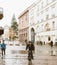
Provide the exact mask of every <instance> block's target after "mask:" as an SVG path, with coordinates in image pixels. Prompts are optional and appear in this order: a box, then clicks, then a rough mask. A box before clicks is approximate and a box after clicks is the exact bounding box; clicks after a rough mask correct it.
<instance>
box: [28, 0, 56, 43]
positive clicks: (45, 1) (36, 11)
mask: <svg viewBox="0 0 57 65" xmlns="http://www.w3.org/2000/svg"><path fill="white" fill-rule="evenodd" d="M56 11H57V0H36V2H35V5H34V6H33V7H32V8H30V9H29V14H30V15H29V25H30V26H29V31H30V34H29V39H31V37H32V36H31V29H32V28H33V29H34V32H35V42H36V41H42V42H43V43H44V42H45V43H47V42H48V41H49V38H50V40H53V42H54V44H55V41H56V40H57V33H56V32H57V12H56Z"/></svg>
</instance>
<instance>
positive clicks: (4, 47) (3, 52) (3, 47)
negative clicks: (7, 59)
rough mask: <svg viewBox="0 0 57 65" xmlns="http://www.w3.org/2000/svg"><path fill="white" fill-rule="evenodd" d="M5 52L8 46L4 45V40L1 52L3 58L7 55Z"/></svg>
mask: <svg viewBox="0 0 57 65" xmlns="http://www.w3.org/2000/svg"><path fill="white" fill-rule="evenodd" d="M5 50H6V44H5V43H4V40H3V42H2V44H1V51H2V56H3V55H5Z"/></svg>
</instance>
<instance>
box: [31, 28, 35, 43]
mask: <svg viewBox="0 0 57 65" xmlns="http://www.w3.org/2000/svg"><path fill="white" fill-rule="evenodd" d="M31 41H32V42H33V43H34V42H35V30H34V28H31Z"/></svg>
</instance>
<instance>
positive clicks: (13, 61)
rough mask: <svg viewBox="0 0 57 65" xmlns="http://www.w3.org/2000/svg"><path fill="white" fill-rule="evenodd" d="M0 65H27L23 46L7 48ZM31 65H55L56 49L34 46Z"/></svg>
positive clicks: (56, 62) (0, 58)
mask: <svg viewBox="0 0 57 65" xmlns="http://www.w3.org/2000/svg"><path fill="white" fill-rule="evenodd" d="M0 65H28V60H27V52H26V50H25V46H14V45H13V46H9V45H8V46H7V49H6V55H5V56H4V57H3V59H2V56H1V52H0ZM31 65H57V47H55V46H54V47H53V48H51V47H50V46H49V45H38V46H37V45H35V53H34V60H32V64H31Z"/></svg>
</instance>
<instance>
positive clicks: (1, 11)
mask: <svg viewBox="0 0 57 65" xmlns="http://www.w3.org/2000/svg"><path fill="white" fill-rule="evenodd" d="M2 18H3V8H2V7H0V20H1V19H2ZM3 33H4V29H3V28H2V27H0V36H1V35H2V34H3Z"/></svg>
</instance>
